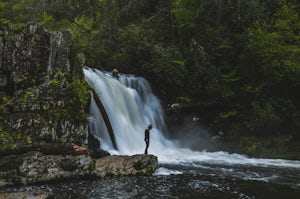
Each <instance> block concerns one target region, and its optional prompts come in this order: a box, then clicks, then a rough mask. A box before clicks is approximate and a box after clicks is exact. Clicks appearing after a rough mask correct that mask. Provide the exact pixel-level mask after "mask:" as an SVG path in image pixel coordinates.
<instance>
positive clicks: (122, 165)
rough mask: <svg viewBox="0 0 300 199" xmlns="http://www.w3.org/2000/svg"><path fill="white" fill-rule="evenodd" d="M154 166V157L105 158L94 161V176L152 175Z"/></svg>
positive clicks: (155, 159) (155, 161) (155, 163)
mask: <svg viewBox="0 0 300 199" xmlns="http://www.w3.org/2000/svg"><path fill="white" fill-rule="evenodd" d="M156 166H157V157H156V156H154V155H133V156H126V155H124V156H117V155H113V156H106V157H104V158H101V159H97V160H96V175H97V176H107V175H152V174H153V173H154V171H155V170H156Z"/></svg>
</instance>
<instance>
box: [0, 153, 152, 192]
mask: <svg viewBox="0 0 300 199" xmlns="http://www.w3.org/2000/svg"><path fill="white" fill-rule="evenodd" d="M156 166H157V157H156V156H153V155H133V156H126V155H124V156H116V155H113V156H106V157H104V158H100V159H94V158H91V157H90V156H89V155H44V154H43V153H41V152H38V151H31V152H28V153H26V154H23V155H10V156H5V157H2V158H1V159H0V187H4V186H15V185H32V184H40V183H48V182H59V181H63V180H71V179H81V180H82V179H94V178H100V177H104V176H116V175H126V176H128V175H152V174H153V173H154V171H155V169H156Z"/></svg>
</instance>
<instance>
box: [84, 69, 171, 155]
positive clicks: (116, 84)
mask: <svg viewBox="0 0 300 199" xmlns="http://www.w3.org/2000/svg"><path fill="white" fill-rule="evenodd" d="M84 74H85V79H86V81H87V83H88V84H89V86H90V87H91V88H93V89H94V91H95V93H96V94H97V96H98V98H99V99H100V100H101V102H102V103H103V106H104V107H105V111H106V113H107V115H108V117H109V120H110V123H111V125H112V127H113V132H114V135H115V138H116V144H117V148H118V151H116V150H114V147H113V144H112V140H111V137H110V136H109V132H108V130H107V128H106V125H105V122H104V119H103V117H102V115H101V113H100V111H99V109H98V107H97V105H96V103H95V99H94V98H93V96H92V100H91V105H90V118H89V122H90V130H91V132H92V133H93V135H94V136H95V137H97V138H98V139H99V140H100V144H101V148H102V149H104V150H107V151H109V152H110V153H112V154H139V153H143V152H144V150H145V142H144V132H145V129H146V128H147V126H148V125H149V124H150V123H151V124H152V126H153V129H152V130H151V138H150V147H149V153H159V152H161V151H162V150H164V149H165V147H167V146H169V147H172V144H171V142H169V141H167V140H166V139H165V137H164V132H165V131H166V126H165V122H164V111H163V109H162V106H161V104H160V102H159V100H158V98H157V97H156V96H155V95H154V94H153V93H152V90H151V87H150V85H149V83H148V82H147V81H146V80H145V79H144V78H142V77H136V76H133V75H125V74H119V77H118V79H117V78H114V77H112V75H111V73H108V72H102V71H99V70H96V69H91V68H88V67H85V68H84Z"/></svg>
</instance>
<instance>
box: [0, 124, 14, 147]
mask: <svg viewBox="0 0 300 199" xmlns="http://www.w3.org/2000/svg"><path fill="white" fill-rule="evenodd" d="M16 148H17V145H16V144H15V142H14V139H13V137H12V136H11V135H10V134H9V133H7V132H6V131H4V130H3V129H2V127H1V126H0V150H6V149H16Z"/></svg>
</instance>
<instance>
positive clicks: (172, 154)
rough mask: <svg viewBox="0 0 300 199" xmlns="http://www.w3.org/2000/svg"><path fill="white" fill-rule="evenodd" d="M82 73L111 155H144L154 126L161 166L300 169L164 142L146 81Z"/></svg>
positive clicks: (153, 146) (97, 131)
mask: <svg viewBox="0 0 300 199" xmlns="http://www.w3.org/2000/svg"><path fill="white" fill-rule="evenodd" d="M83 71H84V75H85V79H86V81H87V83H88V84H89V86H90V87H91V88H92V89H93V90H94V91H95V93H96V94H97V96H98V98H99V99H100V100H101V102H102V104H103V106H104V107H105V110H106V113H107V115H108V117H109V120H110V123H111V126H112V128H113V132H114V137H115V141H116V144H117V148H118V150H115V149H114V147H113V143H112V140H111V136H110V135H109V132H108V130H107V127H106V125H105V122H104V120H103V118H102V115H101V112H100V111H99V109H98V107H97V105H96V102H95V99H94V97H93V96H92V100H91V105H90V117H89V126H90V131H91V133H92V134H93V135H94V136H95V137H96V138H98V139H99V140H100V144H101V148H102V149H103V150H107V151H109V152H110V153H111V154H126V155H132V154H141V153H143V152H144V150H145V146H146V145H145V142H144V132H145V129H146V128H147V126H148V125H149V124H150V123H151V124H152V125H153V129H152V130H151V133H150V147H149V149H148V152H149V153H151V154H154V155H156V156H158V159H159V162H160V163H168V164H192V165H193V166H195V165H198V164H202V163H204V164H219V165H252V166H260V167H269V166H276V167H291V168H300V161H292V160H283V159H257V158H248V157H246V156H244V155H240V154H229V153H227V152H223V151H218V152H206V151H192V150H190V149H187V148H181V147H180V146H179V145H175V143H174V142H171V141H169V140H167V139H166V138H165V136H164V132H165V131H166V127H165V122H164V111H163V109H162V107H161V104H160V102H159V100H158V99H157V97H155V95H154V94H153V93H152V91H151V88H150V86H149V84H148V82H147V81H146V80H145V79H144V78H141V77H136V76H133V75H125V74H120V75H119V78H118V79H117V78H114V77H112V75H111V73H108V72H102V71H99V70H96V69H91V68H88V67H85V68H84V69H83Z"/></svg>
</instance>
